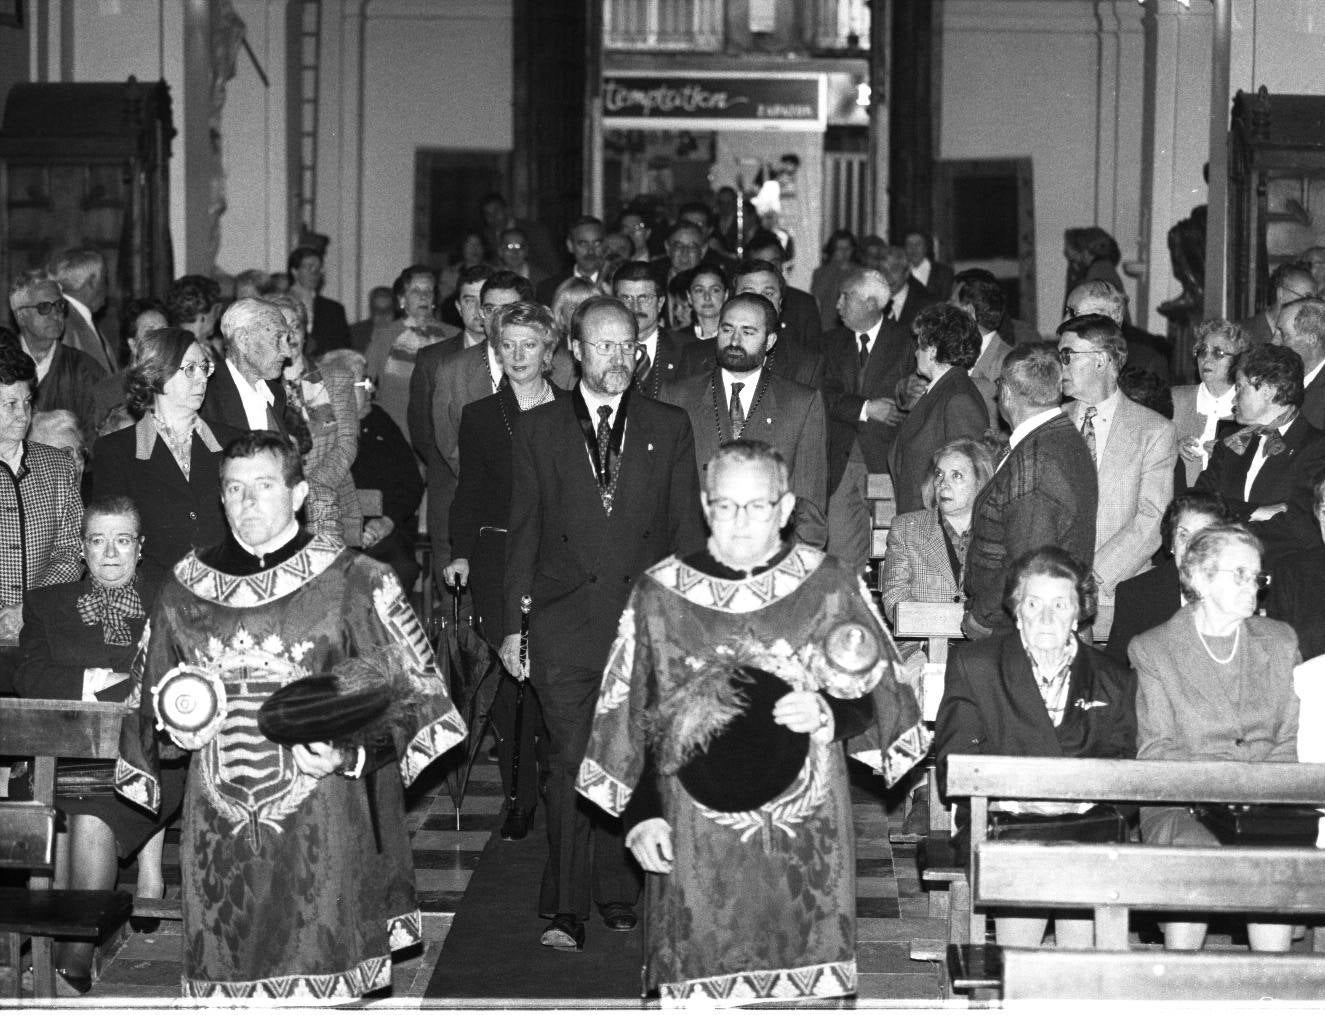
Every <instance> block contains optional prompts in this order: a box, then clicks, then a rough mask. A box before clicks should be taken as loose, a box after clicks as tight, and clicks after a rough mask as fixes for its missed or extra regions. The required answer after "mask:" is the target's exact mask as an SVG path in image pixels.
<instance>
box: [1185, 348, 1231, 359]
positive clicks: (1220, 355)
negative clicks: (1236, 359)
mask: <svg viewBox="0 0 1325 1015" xmlns="http://www.w3.org/2000/svg"><path fill="white" fill-rule="evenodd" d="M1192 352H1193V353H1194V354H1195V356H1196V358H1197V359H1204V358H1205V357H1206V356H1209V357H1210V358H1211V359H1213V360H1221V359H1229V358H1230V357H1232V356H1236V355H1237V353H1236V352H1234V351H1233V350H1232V349H1220V348H1217V347H1212V346H1208V345H1205V344H1201V345H1198V346H1197V347H1196V348H1195V349H1193V350H1192Z"/></svg>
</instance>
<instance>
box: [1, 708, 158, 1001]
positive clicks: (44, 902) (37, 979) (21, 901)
mask: <svg viewBox="0 0 1325 1015" xmlns="http://www.w3.org/2000/svg"><path fill="white" fill-rule="evenodd" d="M127 711H128V707H127V706H125V705H122V704H116V703H111V702H82V701H56V700H47V699H15V698H4V699H0V755H12V756H16V757H30V758H32V759H33V798H34V801H35V806H40V807H44V808H47V809H49V808H52V807H53V805H54V800H55V768H56V762H57V759H59V758H76V759H96V760H114V759H115V758H117V757H118V756H119V741H120V721H121V719H122V718H123V717H124V715H125V714H126V713H127ZM5 806H6V808H14V807H18V806H22V805H19V804H6V805H5ZM53 813H54V812H53V811H52V814H53ZM6 838H7V840H8V841H10V842H12V841H16V840H15V839H14V838H13V837H12V835H11V836H6ZM50 866H51V865H50V862H45V863H41V864H32V865H30V869H32V870H33V871H34V873H33V875H32V876H31V877H30V878H29V879H28V888H27V889H26V890H24V889H16V890H15V892H16V893H18V894H14V895H12V896H7V897H6V896H0V912H3V913H7V914H11V915H15V916H17V915H19V913H18V909H19V907H20V905H22V906H24V907H27V908H25V909H23V911H22V912H23V914H26V915H25V920H26V922H25V923H23V927H22V928H20V929H10V928H9V924H8V923H6V922H4V921H3V919H0V927H4V928H5V932H6V933H11V934H14V935H16V936H30V937H31V940H32V960H33V961H32V965H33V989H34V992H35V993H36V995H37V996H38V997H54V996H55V994H54V990H55V979H54V976H55V974H54V970H53V968H52V962H51V938H52V937H53V936H69V937H79V936H82V937H96V936H99V935H100V934H101V933H104V931H105V930H106V929H107V928H108V927H111V926H114V925H115V923H116V922H117V920H122V919H123V918H127V916H128V915H129V908H130V899H129V896H128V895H127V894H126V893H123V892H93V893H76V892H61V891H55V890H52V889H51V879H50V876H49V874H48V873H46V872H48V871H49V870H50ZM75 895H86V896H88V898H85V899H74V898H72V896H75ZM93 896H95V898H93ZM121 899H122V901H120V900H121ZM70 903H72V908H71V907H70V905H69V904H70ZM132 909H133V912H134V913H135V914H137V915H140V916H149V917H157V918H163V919H175V920H178V919H179V918H180V913H179V903H178V901H177V900H158V899H138V900H133V901H132ZM80 911H81V912H83V919H82V922H79V920H78V918H77V915H78V913H79V912H80ZM71 919H72V920H73V922H71ZM11 922H22V921H18V920H15V921H11Z"/></svg>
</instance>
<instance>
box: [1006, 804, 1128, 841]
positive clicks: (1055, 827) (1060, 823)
mask: <svg viewBox="0 0 1325 1015" xmlns="http://www.w3.org/2000/svg"><path fill="white" fill-rule="evenodd" d="M989 838H990V839H1010V840H1016V841H1030V842H1126V841H1127V819H1126V818H1124V817H1123V816H1122V814H1120V813H1119V812H1118V810H1117V809H1116V808H1114V807H1110V806H1108V805H1107V804H1096V805H1095V806H1094V807H1092V808H1091V809H1090V810H1088V811H1086V812H1085V813H1084V814H1008V813H1006V812H1004V811H991V812H990V814H989Z"/></svg>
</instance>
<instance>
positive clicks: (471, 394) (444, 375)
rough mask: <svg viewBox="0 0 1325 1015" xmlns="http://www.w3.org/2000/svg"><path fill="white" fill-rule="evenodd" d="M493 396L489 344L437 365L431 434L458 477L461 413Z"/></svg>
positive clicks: (451, 357) (454, 355)
mask: <svg viewBox="0 0 1325 1015" xmlns="http://www.w3.org/2000/svg"><path fill="white" fill-rule="evenodd" d="M492 393H493V390H492V374H490V373H489V372H488V343H487V342H480V343H479V344H478V345H475V346H472V347H471V348H468V349H464V350H461V351H460V352H457V353H455V354H453V355H451V356H448V357H445V358H443V359H442V360H441V362H439V363H438V364H437V372H436V374H435V376H434V380H433V391H432V432H433V440H434V441H436V443H437V451H438V453H439V454H440V455H441V456H442V461H444V462H445V463H446V464H447V465H448V466H450V469H451V471H452V472H453V473H454V474H455V475H457V476H458V475H460V413H461V412H463V411H464V408H465V406H466V405H468V404H469V403H470V402H477V401H478V400H479V399H480V398H487V397H488V396H489V395H491V394H492Z"/></svg>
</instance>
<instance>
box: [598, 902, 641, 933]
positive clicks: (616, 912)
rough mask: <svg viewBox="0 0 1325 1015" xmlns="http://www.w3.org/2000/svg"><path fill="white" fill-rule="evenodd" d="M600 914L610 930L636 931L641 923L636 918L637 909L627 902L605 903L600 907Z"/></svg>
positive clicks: (605, 925)
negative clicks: (636, 926)
mask: <svg viewBox="0 0 1325 1015" xmlns="http://www.w3.org/2000/svg"><path fill="white" fill-rule="evenodd" d="M598 912H599V913H601V914H602V917H603V926H604V927H606V928H607V929H608V930H622V931H625V930H634V929H635V925H636V924H637V923H639V920H637V919H636V918H635V907H634V906H632V905H630V904H628V903H625V902H605V903H603V904H602V905H601V906H599V907H598Z"/></svg>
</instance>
